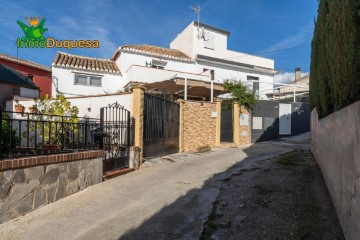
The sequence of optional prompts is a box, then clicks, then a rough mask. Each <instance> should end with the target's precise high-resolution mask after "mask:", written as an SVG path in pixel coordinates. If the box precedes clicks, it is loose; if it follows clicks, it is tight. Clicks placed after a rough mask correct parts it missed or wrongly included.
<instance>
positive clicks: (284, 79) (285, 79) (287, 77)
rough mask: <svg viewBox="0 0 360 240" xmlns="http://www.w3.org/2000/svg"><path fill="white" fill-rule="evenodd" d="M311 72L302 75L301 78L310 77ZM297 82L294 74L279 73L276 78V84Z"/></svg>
mask: <svg viewBox="0 0 360 240" xmlns="http://www.w3.org/2000/svg"><path fill="white" fill-rule="evenodd" d="M308 74H309V72H305V73H301V77H304V76H306V75H308ZM294 80H295V73H294V72H284V73H279V74H276V75H275V76H274V83H289V82H293V81H294Z"/></svg>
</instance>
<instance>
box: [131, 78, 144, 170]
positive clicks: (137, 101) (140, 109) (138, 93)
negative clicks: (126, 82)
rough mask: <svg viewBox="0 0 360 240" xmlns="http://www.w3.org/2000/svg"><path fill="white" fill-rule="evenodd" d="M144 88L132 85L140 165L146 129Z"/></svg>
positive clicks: (136, 144)
mask: <svg viewBox="0 0 360 240" xmlns="http://www.w3.org/2000/svg"><path fill="white" fill-rule="evenodd" d="M144 90H145V88H144V87H143V86H141V85H136V86H134V87H132V89H131V92H132V94H133V111H132V113H133V117H134V119H135V126H134V129H135V134H134V145H135V147H139V150H140V154H139V155H140V165H141V164H142V158H143V144H144V143H143V129H144Z"/></svg>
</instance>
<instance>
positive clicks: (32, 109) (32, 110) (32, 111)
mask: <svg viewBox="0 0 360 240" xmlns="http://www.w3.org/2000/svg"><path fill="white" fill-rule="evenodd" d="M28 109H29V112H30V113H35V112H36V108H34V107H28Z"/></svg>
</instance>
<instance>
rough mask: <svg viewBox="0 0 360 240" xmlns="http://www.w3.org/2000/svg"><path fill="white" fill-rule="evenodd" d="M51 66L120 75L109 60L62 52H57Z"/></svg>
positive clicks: (113, 63) (116, 67)
mask: <svg viewBox="0 0 360 240" xmlns="http://www.w3.org/2000/svg"><path fill="white" fill-rule="evenodd" d="M53 66H59V67H71V68H78V69H85V70H94V71H104V72H111V73H119V74H121V72H120V70H119V68H118V66H117V65H116V63H115V62H114V61H112V60H110V59H98V58H90V57H83V56H78V55H73V54H68V53H64V52H57V54H56V56H55V58H54V62H53Z"/></svg>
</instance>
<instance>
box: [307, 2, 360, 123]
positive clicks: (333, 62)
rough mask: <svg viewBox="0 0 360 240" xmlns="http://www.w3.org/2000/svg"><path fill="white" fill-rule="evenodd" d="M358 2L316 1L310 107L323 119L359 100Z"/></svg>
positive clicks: (359, 49)
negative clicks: (316, 14)
mask: <svg viewBox="0 0 360 240" xmlns="http://www.w3.org/2000/svg"><path fill="white" fill-rule="evenodd" d="M359 76H360V1H359V0H336V1H335V0H320V1H319V10H318V17H317V21H316V24H315V32H314V38H313V41H312V52H311V67H310V105H311V108H316V109H317V112H318V114H319V117H320V118H323V117H325V116H327V115H329V114H331V113H333V112H335V111H337V110H339V109H341V108H343V107H346V106H348V105H350V104H352V103H354V102H356V101H358V100H360V77H359Z"/></svg>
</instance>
